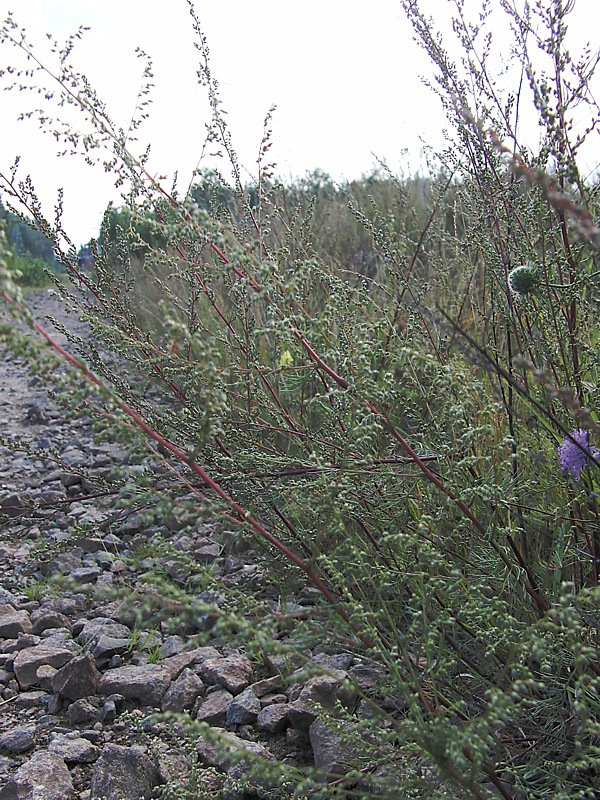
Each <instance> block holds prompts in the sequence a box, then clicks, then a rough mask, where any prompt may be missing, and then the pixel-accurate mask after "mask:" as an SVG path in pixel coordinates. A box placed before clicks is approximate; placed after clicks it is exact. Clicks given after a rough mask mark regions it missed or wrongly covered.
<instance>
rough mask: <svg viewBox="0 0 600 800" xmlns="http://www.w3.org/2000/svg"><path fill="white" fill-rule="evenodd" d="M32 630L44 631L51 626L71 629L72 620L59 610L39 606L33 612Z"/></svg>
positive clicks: (36, 632)
mask: <svg viewBox="0 0 600 800" xmlns="http://www.w3.org/2000/svg"><path fill="white" fill-rule="evenodd" d="M31 624H32V628H31V632H32V633H35V634H40V633H43V632H44V631H46V630H48V629H50V628H66V629H67V630H70V629H71V622H70V620H69V618H68V617H66V616H65V615H64V614H61V613H60V612H59V611H55V610H53V609H46V608H38V609H37V611H34V612H33V613H32V614H31Z"/></svg>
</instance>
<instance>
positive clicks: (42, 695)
mask: <svg viewBox="0 0 600 800" xmlns="http://www.w3.org/2000/svg"><path fill="white" fill-rule="evenodd" d="M48 697H49V695H48V694H47V692H43V691H41V690H40V689H38V690H36V691H33V692H21V693H20V694H19V696H18V697H16V698H15V702H14V707H15V708H18V709H26V708H37V707H38V706H40V705H41V704H42V703H43V702H45V701H47V700H48Z"/></svg>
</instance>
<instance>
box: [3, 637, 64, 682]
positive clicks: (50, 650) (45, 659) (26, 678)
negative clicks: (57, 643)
mask: <svg viewBox="0 0 600 800" xmlns="http://www.w3.org/2000/svg"><path fill="white" fill-rule="evenodd" d="M71 658H73V653H72V652H71V651H70V650H68V649H67V648H66V647H52V646H50V645H46V644H38V645H37V646H35V647H26V648H25V649H24V650H20V651H19V652H18V653H17V655H16V657H15V660H14V664H13V670H14V672H15V675H16V676H17V680H18V681H19V686H20V687H21V689H22V690H25V689H29V688H30V687H31V686H35V684H36V683H37V674H36V673H37V670H38V668H39V667H41V666H42V665H44V664H50V666H51V667H55V668H56V669H60V667H62V666H63V665H64V664H66V663H67V661H70V660H71Z"/></svg>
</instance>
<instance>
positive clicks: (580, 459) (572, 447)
mask: <svg viewBox="0 0 600 800" xmlns="http://www.w3.org/2000/svg"><path fill="white" fill-rule="evenodd" d="M588 435H589V434H588V431H585V430H582V429H581V428H576V429H575V430H574V431H571V435H570V436H565V438H564V439H563V440H562V442H561V443H560V445H559V446H558V457H559V459H560V465H561V467H562V468H563V472H564V471H565V470H568V471H569V472H570V473H571V475H572V476H573V477H574V478H575V479H576V480H578V481H580V480H581V470H582V469H585V468H586V467H589V466H590V465H592V464H600V450H593V451H592V450H590V444H589V441H588ZM575 442H577V444H575Z"/></svg>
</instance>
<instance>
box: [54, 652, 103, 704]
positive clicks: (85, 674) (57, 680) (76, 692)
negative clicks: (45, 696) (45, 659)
mask: <svg viewBox="0 0 600 800" xmlns="http://www.w3.org/2000/svg"><path fill="white" fill-rule="evenodd" d="M100 678H101V675H100V673H99V672H98V670H97V669H96V665H95V663H94V659H93V658H92V656H91V654H90V653H84V654H83V655H81V656H75V657H74V658H72V659H71V660H70V661H69V662H68V663H67V664H65V666H64V667H62V668H61V669H59V670H58V672H57V673H56V675H55V676H54V677H53V678H52V690H53V691H54V692H56V693H57V694H60V695H62V696H63V697H66V698H68V699H69V700H80V699H81V698H83V697H88V696H90V695H93V694H96V688H97V686H98V682H99V680H100Z"/></svg>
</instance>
